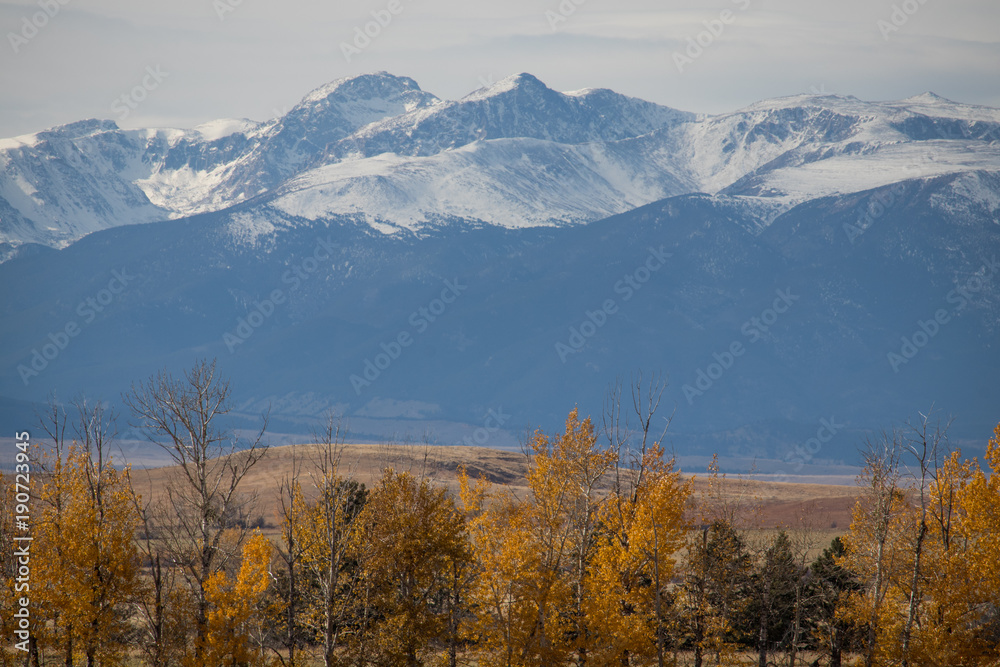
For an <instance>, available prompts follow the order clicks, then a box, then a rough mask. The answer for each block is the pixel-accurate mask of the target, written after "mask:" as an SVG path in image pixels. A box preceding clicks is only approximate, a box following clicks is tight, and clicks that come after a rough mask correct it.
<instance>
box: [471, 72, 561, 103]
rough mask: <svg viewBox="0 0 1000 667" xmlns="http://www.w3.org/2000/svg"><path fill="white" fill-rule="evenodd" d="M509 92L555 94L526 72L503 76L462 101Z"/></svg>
mask: <svg viewBox="0 0 1000 667" xmlns="http://www.w3.org/2000/svg"><path fill="white" fill-rule="evenodd" d="M511 91H524V92H528V93H541V94H545V93H555V92H556V91H554V90H552V89H551V88H549V87H548V86H546V85H545V84H544V83H542V81H541V80H540V79H539V78H538V77H536V76H535V75H533V74H528V73H527V72H521V73H520V74H512V75H510V76H505V77H504V78H502V79H500V80H499V81H497V82H496V83H493V84H491V85H489V86H487V87H485V88H480V89H479V90H476V91H473V92H472V93H469V94H468V95H466V96H465V97H464V98H462V99H463V100H470V101H471V100H476V99H485V98H488V97H496V96H497V95H502V94H504V93H508V92H511Z"/></svg>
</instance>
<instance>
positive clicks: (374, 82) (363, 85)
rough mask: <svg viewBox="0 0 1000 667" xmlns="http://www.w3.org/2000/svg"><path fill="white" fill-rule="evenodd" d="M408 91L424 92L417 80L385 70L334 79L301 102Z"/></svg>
mask: <svg viewBox="0 0 1000 667" xmlns="http://www.w3.org/2000/svg"><path fill="white" fill-rule="evenodd" d="M408 92H414V93H423V91H422V90H421V89H420V86H419V85H418V84H417V82H416V81H414V80H413V79H411V78H410V77H408V76H396V75H394V74H390V73H389V72H385V71H382V72H370V73H367V74H358V75H355V76H345V77H341V78H339V79H334V80H333V81H331V82H330V83H327V84H324V85H322V86H320V87H319V88H316V89H315V90H313V91H312V92H310V93H309V94H308V95H306V96H305V97H303V98H302V102H301V103H300V104H309V103H315V102H320V101H322V100H325V99H327V98H328V97H330V96H331V95H338V96H340V97H344V98H348V99H360V100H370V99H388V98H392V97H398V96H400V95H402V94H405V93H408ZM425 94H429V93H425Z"/></svg>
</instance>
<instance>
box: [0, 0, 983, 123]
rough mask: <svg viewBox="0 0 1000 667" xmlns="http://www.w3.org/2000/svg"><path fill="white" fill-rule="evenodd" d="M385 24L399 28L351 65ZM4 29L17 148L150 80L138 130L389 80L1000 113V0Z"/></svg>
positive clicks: (296, 13)
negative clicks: (911, 104)
mask: <svg viewBox="0 0 1000 667" xmlns="http://www.w3.org/2000/svg"><path fill="white" fill-rule="evenodd" d="M577 3H579V4H577ZM46 7H48V9H47V12H48V14H52V16H49V15H47V14H46V13H45V11H46V10H45V8H46ZM560 8H562V9H560ZM389 9H394V10H396V11H397V13H396V14H391V13H390V12H389ZM570 10H572V11H570ZM372 12H375V13H376V14H381V16H382V17H383V21H384V20H385V18H386V17H391V21H389V22H388V25H386V26H385V27H379V33H378V34H377V36H376V37H375V38H373V39H372V40H371V43H370V44H369V45H367V47H366V48H364V49H363V50H361V51H360V53H354V54H352V55H351V60H350V62H348V61H347V58H345V56H344V54H343V53H342V44H343V43H348V44H349V43H351V42H352V41H353V40H354V37H355V28H359V29H364V27H365V24H366V23H368V22H371V21H374V18H373V14H372ZM547 12H548V13H547ZM723 12H728V13H723ZM220 17H221V18H220ZM562 19H565V20H562ZM880 21H882V22H883V23H882V24H881V27H880V24H879V22H880ZM39 25H40V26H41V27H37V26H39ZM0 27H2V35H3V43H2V44H0V86H2V95H0V136H14V135H19V134H25V133H29V132H35V131H38V130H42V129H45V128H47V127H51V126H53V125H58V124H62V123H68V122H72V121H74V120H79V119H83V118H112V119H116V120H118V115H119V114H118V113H117V111H120V109H121V108H122V106H121V105H120V104H119V105H118V106H117V107H115V108H113V105H114V104H115V100H116V99H119V98H121V96H122V95H126V96H128V95H130V94H132V93H131V91H133V90H134V89H135V88H136V86H141V85H142V84H143V81H144V79H145V82H146V84H147V86H148V88H147V90H141V91H139V93H138V94H137V95H136V97H142V98H144V99H142V100H141V101H138V100H135V99H133V100H132V101H133V102H134V104H132V105H131V106H134V107H135V108H134V110H130V112H129V114H128V116H127V117H126V118H125V119H124V120H123V121H121V122H120V124H121V125H122V126H123V127H139V126H156V127H161V126H169V127H193V126H195V125H198V124H199V123H203V122H205V121H208V120H211V119H215V118H243V117H246V118H251V119H254V120H264V119H266V118H270V117H273V116H276V115H279V114H281V113H283V111H285V110H287V109H288V108H290V107H291V106H292V105H294V104H295V103H296V102H297V101H298V100H299V99H300V98H301V97H302V96H303V95H305V94H306V93H307V92H309V91H310V90H311V89H313V88H315V87H317V86H319V85H322V84H323V83H326V82H328V81H331V80H333V79H336V78H340V77H343V76H350V75H355V74H361V73H364V72H373V71H379V70H387V71H389V72H391V73H393V74H398V75H405V76H410V77H412V78H414V79H416V81H417V82H418V83H419V84H420V86H421V87H422V88H423V89H424V90H427V91H430V92H432V93H434V94H435V95H438V96H439V97H442V98H446V99H457V98H459V97H461V96H463V95H465V94H467V93H469V92H471V91H473V90H475V89H476V88H479V87H480V86H481V85H483V83H484V82H489V81H491V80H498V79H500V78H502V77H504V76H507V75H509V74H515V73H518V72H524V71H526V72H530V73H532V74H534V75H536V76H537V77H539V78H540V79H541V80H542V81H544V82H545V83H546V84H547V85H549V86H550V87H552V88H555V89H556V90H576V89H580V88H587V87H605V88H612V89H614V90H616V91H619V92H622V93H625V94H628V95H633V96H636V97H641V98H644V99H647V100H651V101H654V102H658V103H661V104H666V105H669V106H672V107H675V108H678V109H684V110H688V111H695V112H706V113H718V112H722V111H730V110H734V109H737V108H739V107H742V106H745V105H747V104H750V103H752V102H755V101H757V100H760V99H765V98H769V97H779V96H784V95H794V94H798V93H808V92H816V91H826V92H831V93H837V94H842V95H854V96H856V97H859V98H862V99H866V100H885V99H901V98H904V97H909V96H911V95H915V94H918V93H921V92H924V91H928V90H930V91H933V92H935V93H937V94H939V95H943V96H944V97H947V98H950V99H953V100H956V101H960V102H967V103H974V104H986V105H990V106H1000V42H998V39H1000V2H998V0H822V1H819V0H713V1H711V2H700V3H699V2H678V1H675V0H503V1H496V2H488V3H487V2H476V1H473V0H364V1H362V2H343V1H336V2H330V1H325V2H316V1H315V0H285V1H283V2H275V1H273V0H162V1H159V2H148V1H142V0H140V1H138V2H137V1H128V0H118V1H113V0H34V1H19V2H2V3H0ZM710 28H711V29H714V30H715V32H717V33H718V34H717V35H712V34H710V33H709V32H708V30H709V29H710ZM369 29H370V30H372V31H373V32H374V24H372V25H371V26H369ZM699 33H704V34H702V35H701V40H702V42H703V43H704V44H706V46H705V47H704V48H703V49H702V52H701V53H700V54H698V53H697V51H695V50H692V51H691V53H693V54H695V55H696V56H697V57H696V58H692V59H691V61H690V62H682V63H681V64H682V67H680V68H679V67H678V66H677V64H676V62H675V60H676V59H677V57H678V56H680V55H683V56H684V57H688V55H690V54H685V53H684V51H685V49H686V48H687V46H688V41H687V40H688V38H692V39H695V38H698V36H699ZM675 54H678V56H675ZM150 71H154V72H156V71H158V72H159V73H160V74H159V75H158V76H157V77H155V78H153V77H151V76H150V75H149V74H148V72H150Z"/></svg>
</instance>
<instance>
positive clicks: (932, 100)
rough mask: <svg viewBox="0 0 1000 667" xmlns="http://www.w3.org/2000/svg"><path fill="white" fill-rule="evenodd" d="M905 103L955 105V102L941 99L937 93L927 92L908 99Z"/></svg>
mask: <svg viewBox="0 0 1000 667" xmlns="http://www.w3.org/2000/svg"><path fill="white" fill-rule="evenodd" d="M902 101H903V102H914V103H919V104H955V103H954V102H953V101H951V100H949V99H948V98H946V97H941V96H940V95H938V94H937V93H932V92H931V91H929V90H928V91H927V92H925V93H920V94H919V95H914V96H913V97H907V98H906V99H905V100H902Z"/></svg>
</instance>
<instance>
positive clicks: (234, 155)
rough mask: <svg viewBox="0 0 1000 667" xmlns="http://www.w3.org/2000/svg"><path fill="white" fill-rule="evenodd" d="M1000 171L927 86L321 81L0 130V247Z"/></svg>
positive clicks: (789, 190)
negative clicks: (196, 115) (754, 90)
mask: <svg viewBox="0 0 1000 667" xmlns="http://www.w3.org/2000/svg"><path fill="white" fill-rule="evenodd" d="M998 170H1000V110H997V109H992V108H986V107H977V106H970V105H962V104H957V103H954V102H950V101H948V100H945V99H943V98H940V97H937V96H934V95H932V94H929V93H928V94H924V95H920V96H917V97H913V98H909V99H906V100H902V101H898V102H882V103H874V102H863V101H860V100H857V99H855V98H852V97H837V96H830V95H822V96H820V95H800V96H795V97H788V98H781V99H777V100H769V101H765V102H760V103H758V104H754V105H751V106H750V107H747V108H745V109H741V110H739V111H735V112H732V113H728V114H722V115H717V116H698V115H695V114H692V113H686V112H682V111H677V110H674V109H670V108H668V107H664V106H661V105H657V104H652V103H649V102H645V101H642V100H638V99H635V98H630V97H627V96H624V95H620V94H617V93H614V92H612V91H610V90H604V89H600V90H593V89H588V90H583V91H576V92H569V93H560V92H557V91H554V90H551V89H550V88H548V87H546V86H545V85H544V84H543V83H542V82H541V81H539V80H538V79H536V78H535V77H533V76H531V75H530V74H519V75H516V76H511V77H508V78H506V79H503V80H501V81H499V82H497V83H495V84H493V85H491V86H489V87H487V88H483V89H480V90H477V91H474V92H473V93H471V94H469V95H467V96H466V97H464V98H462V99H460V100H456V101H443V100H440V99H438V98H437V97H435V96H434V95H432V94H430V93H427V92H425V91H422V90H421V89H420V88H419V86H418V85H417V84H416V82H414V81H413V80H412V79H408V78H405V77H397V76H393V75H390V74H387V73H384V72H383V73H378V74H370V75H363V76H358V77H353V78H347V79H340V80H337V81H334V82H332V83H330V84H328V85H325V86H322V87H320V88H317V89H316V90H314V91H313V92H311V93H309V94H308V95H307V96H306V97H305V98H303V100H302V101H301V102H300V103H299V104H298V105H296V106H295V107H294V108H293V109H292V110H291V111H289V112H288V113H287V114H285V115H284V116H282V117H280V118H277V119H273V120H270V121H267V122H262V123H261V122H254V121H249V120H221V121H215V122H211V123H207V124H205V125H202V126H199V127H197V128H194V129H191V130H169V129H159V130H153V129H150V130H122V129H120V128H118V127H117V125H116V124H115V123H114V122H112V121H101V120H88V121H81V122H78V123H73V124H70V125H65V126H61V127H57V128H53V129H51V130H46V131H44V132H39V133H36V134H33V135H27V136H23V137H16V138H13V139H6V140H0V243H2V244H3V245H4V247H6V248H7V250H8V252H9V250H10V248H12V247H16V246H18V245H21V244H24V243H38V244H43V245H49V246H55V247H60V246H64V245H66V244H67V243H70V242H72V241H74V240H76V239H78V238H80V237H82V236H84V235H86V234H88V233H90V232H93V231H96V230H99V229H105V228H109V227H115V226H119V225H124V224H135V223H145V222H152V221H157V220H165V219H171V218H180V217H185V216H189V215H193V214H198V213H204V212H211V211H219V210H222V209H225V208H227V207H230V206H233V205H237V204H241V205H243V206H241V211H242V212H241V214H240V215H241V216H243V217H241V218H240V220H243V221H247V220H251V221H255V222H254V224H260V223H263V224H267V225H277V226H278V227H282V226H286V225H294V224H303V221H305V222H306V223H308V222H309V221H316V220H323V219H329V218H331V217H333V216H341V215H350V216H353V217H355V218H358V219H363V220H365V221H366V222H368V223H369V224H370V225H371V226H373V227H374V228H376V229H378V230H380V231H383V232H393V231H396V230H398V229H400V228H405V229H409V230H419V229H421V228H425V227H427V226H428V225H430V226H437V225H440V224H443V223H446V222H454V221H457V220H462V221H469V222H473V223H476V224H489V225H499V226H502V227H507V228H519V227H533V226H551V225H565V224H573V223H581V222H591V221H594V220H598V219H601V218H604V217H607V216H609V215H613V214H617V213H622V212H625V211H628V210H631V209H633V208H636V207H638V206H641V205H644V204H648V203H650V202H653V201H657V200H660V199H663V198H665V197H670V196H675V195H680V194H687V193H696V192H704V193H709V194H717V195H720V196H728V197H734V198H737V199H738V200H739V201H741V202H742V203H743V205H745V206H747V207H749V208H752V209H753V210H755V211H757V212H758V216H757V217H756V218H755V220H756V222H755V223H754V224H755V225H756V226H757V227H758V228H759V227H761V226H765V225H766V224H768V223H769V222H770V221H771V220H773V219H774V217H775V216H776V215H778V214H779V213H781V212H782V211H786V210H789V209H790V208H791V207H792V206H794V205H796V204H799V203H802V202H805V201H809V200H812V199H816V198H819V197H825V196H830V195H835V194H847V193H852V192H859V191H862V190H867V189H870V188H872V187H877V186H882V185H888V184H892V183H897V182H901V181H908V180H913V179H926V178H932V177H935V176H941V175H948V174H960V173H969V174H973V173H980V172H995V171H998ZM970 178H971V177H970ZM983 182H990V183H992V181H982V180H981V179H980V180H978V181H977V180H976V179H974V178H973V179H972V180H969V181H967V187H968V188H969V195H970V196H971V197H972V198H973V199H974V200H975V201H976V202H978V204H980V205H983V206H986V207H987V208H988V209H990V210H992V211H996V210H997V200H998V199H1000V193H997V192H995V191H993V190H991V189H989V188H984V186H983V185H982V183H983ZM247 206H249V207H250V210H249V212H247V208H246V207H247ZM247 215H249V216H250V217H249V218H247V217H246V216H247Z"/></svg>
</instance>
